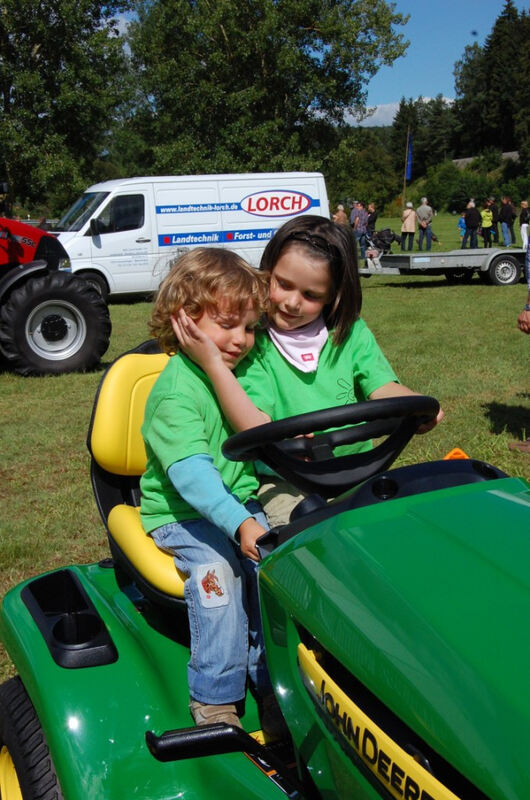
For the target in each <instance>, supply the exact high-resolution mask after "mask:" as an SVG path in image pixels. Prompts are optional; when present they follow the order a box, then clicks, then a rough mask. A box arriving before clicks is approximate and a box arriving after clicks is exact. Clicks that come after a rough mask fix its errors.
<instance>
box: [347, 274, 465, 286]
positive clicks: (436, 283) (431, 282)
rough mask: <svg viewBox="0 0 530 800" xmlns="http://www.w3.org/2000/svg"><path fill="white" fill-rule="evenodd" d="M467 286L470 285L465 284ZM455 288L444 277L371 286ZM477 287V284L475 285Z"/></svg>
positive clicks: (366, 276)
mask: <svg viewBox="0 0 530 800" xmlns="http://www.w3.org/2000/svg"><path fill="white" fill-rule="evenodd" d="M360 277H361V278H371V277H372V276H371V275H361V276H360ZM401 277H403V278H410V277H411V276H410V275H402V276H401ZM369 285H370V284H369V283H367V284H366V286H364V285H363V288H366V287H367V286H369ZM467 285H468V286H469V285H470V284H467ZM452 286H456V284H450V283H449V282H448V281H447V280H446V279H445V278H444V277H441V278H440V279H439V280H435V279H433V278H430V279H429V280H424V279H423V278H419V279H417V280H415V281H410V282H408V281H402V282H400V283H397V282H394V281H392V283H390V282H388V283H382V282H378V283H376V284H375V285H373V288H374V289H439V288H440V287H444V288H445V289H448V288H449V287H452ZM477 286H478V283H477Z"/></svg>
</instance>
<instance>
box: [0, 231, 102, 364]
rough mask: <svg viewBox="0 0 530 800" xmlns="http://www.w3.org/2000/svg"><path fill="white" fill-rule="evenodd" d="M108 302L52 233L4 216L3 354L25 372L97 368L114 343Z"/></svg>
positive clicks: (0, 250)
mask: <svg viewBox="0 0 530 800" xmlns="http://www.w3.org/2000/svg"><path fill="white" fill-rule="evenodd" d="M110 332H111V323H110V316H109V311H108V308H107V305H106V303H105V301H104V300H103V298H102V297H101V295H100V294H99V292H98V291H97V290H96V289H95V288H94V287H93V286H92V285H91V284H89V283H87V282H86V281H85V280H84V279H82V278H79V277H76V276H74V275H72V273H71V272H70V271H69V260H68V254H67V253H66V250H65V249H64V247H63V246H62V244H61V243H60V242H59V240H58V239H57V238H56V237H55V236H54V235H53V234H52V233H50V232H48V231H46V230H42V229H40V228H36V227H33V226H32V225H26V224H25V223H22V222H17V221H16V220H13V219H8V218H7V217H0V357H1V358H3V360H4V361H5V362H7V367H8V368H9V369H12V370H14V371H15V372H18V373H20V374H21V375H45V374H58V373H61V372H72V371H74V370H87V369H90V368H91V367H94V366H95V365H96V364H97V363H98V362H99V360H100V359H101V356H102V355H103V353H105V351H106V350H107V348H108V346H109V340H110Z"/></svg>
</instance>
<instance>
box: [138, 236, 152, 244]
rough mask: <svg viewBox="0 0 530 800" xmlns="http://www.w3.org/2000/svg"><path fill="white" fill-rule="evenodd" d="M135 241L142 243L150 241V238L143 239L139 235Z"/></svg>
mask: <svg viewBox="0 0 530 800" xmlns="http://www.w3.org/2000/svg"><path fill="white" fill-rule="evenodd" d="M136 241H137V242H138V244H143V243H144V242H150V241H151V239H144V238H143V237H140V238H139V239H137V240H136Z"/></svg>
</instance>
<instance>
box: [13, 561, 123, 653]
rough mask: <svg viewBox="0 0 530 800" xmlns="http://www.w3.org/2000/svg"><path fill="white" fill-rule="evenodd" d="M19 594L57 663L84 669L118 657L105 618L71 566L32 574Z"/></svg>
mask: <svg viewBox="0 0 530 800" xmlns="http://www.w3.org/2000/svg"><path fill="white" fill-rule="evenodd" d="M21 597H22V599H23V601H24V603H25V604H26V607H27V609H28V611H29V613H30V614H31V616H32V618H33V620H34V621H35V624H36V625H37V627H38V629H39V630H40V632H41V634H42V636H43V638H44V641H45V642H46V645H47V647H48V650H49V652H50V655H51V657H52V658H53V660H54V661H55V663H56V664H59V666H60V667H64V668H65V669H84V668H86V667H98V666H102V665H103V664H113V663H114V662H115V661H117V660H118V651H117V650H116V647H115V645H114V642H113V641H112V639H111V637H110V635H109V632H108V630H107V628H106V625H105V622H104V621H103V619H102V617H101V616H100V615H99V613H98V611H97V609H96V608H95V606H94V604H93V603H92V601H91V599H90V597H89V595H88V593H87V591H86V590H85V588H84V586H83V583H82V581H81V579H80V577H79V576H78V575H77V574H76V573H75V572H74V570H71V569H63V570H57V571H56V572H50V573H48V574H47V575H42V576H41V577H39V578H35V579H34V580H33V581H30V582H29V583H28V584H27V586H25V587H24V588H23V589H22V592H21Z"/></svg>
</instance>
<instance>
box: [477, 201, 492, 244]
mask: <svg viewBox="0 0 530 800" xmlns="http://www.w3.org/2000/svg"><path fill="white" fill-rule="evenodd" d="M480 217H481V220H482V224H481V227H482V237H483V239H484V247H491V226H492V224H493V214H492V213H491V208H490V206H489V204H488V201H487V200H486V202H485V203H484V208H483V209H482V211H481V212H480Z"/></svg>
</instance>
